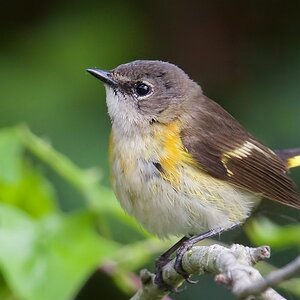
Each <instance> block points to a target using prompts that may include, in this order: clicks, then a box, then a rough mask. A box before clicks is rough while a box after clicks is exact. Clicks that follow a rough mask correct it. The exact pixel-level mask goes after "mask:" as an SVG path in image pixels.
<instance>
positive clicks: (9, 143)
mask: <svg viewBox="0 0 300 300" xmlns="http://www.w3.org/2000/svg"><path fill="white" fill-rule="evenodd" d="M22 150H23V147H22V144H21V141H20V139H19V137H18V135H17V132H16V130H14V129H2V130H0V180H2V181H5V182H15V181H17V180H18V179H19V178H20V172H21V160H22Z"/></svg>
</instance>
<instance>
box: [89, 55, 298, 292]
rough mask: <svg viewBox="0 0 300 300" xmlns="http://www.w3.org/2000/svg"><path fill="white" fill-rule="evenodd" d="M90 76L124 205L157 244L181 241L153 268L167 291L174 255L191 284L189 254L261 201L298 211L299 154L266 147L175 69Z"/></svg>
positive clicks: (148, 67) (150, 64)
mask: <svg viewBox="0 0 300 300" xmlns="http://www.w3.org/2000/svg"><path fill="white" fill-rule="evenodd" d="M87 72H89V73H90V74H91V75H93V76H94V77H96V78H97V79H99V80H100V81H102V82H103V83H104V86H105V90H106V103H107V108H108V114H109V116H110V119H111V124H112V129H111V134H110V142H109V157H110V158H109V159H110V171H111V182H112V188H113V190H114V192H115V195H116V197H117V199H118V200H119V202H120V204H121V206H122V208H123V209H124V210H125V211H126V212H127V213H128V214H130V215H132V216H134V217H135V218H136V219H137V220H138V222H139V223H140V224H141V225H142V226H143V227H144V228H145V229H146V230H148V231H149V232H151V233H153V234H155V235H157V236H158V237H160V238H167V237H169V236H181V237H182V238H181V240H179V241H178V243H176V244H175V245H174V246H172V247H171V248H170V249H168V250H167V251H166V252H165V253H164V254H162V255H161V256H160V258H159V259H158V260H157V262H156V278H155V282H156V283H157V284H158V285H159V286H161V287H162V288H165V289H169V288H170V287H169V286H167V285H166V284H165V283H164V282H163V279H162V268H163V266H164V265H165V264H166V263H167V262H168V261H169V260H170V256H171V255H172V254H173V253H174V252H175V251H177V256H176V262H175V269H176V270H177V272H178V273H180V274H181V275H182V276H183V277H184V278H185V279H186V280H187V281H190V280H189V276H188V274H187V273H186V272H185V270H184V269H183V268H182V264H181V259H182V257H183V254H184V253H185V252H186V251H187V250H188V249H190V248H191V247H192V245H193V244H194V243H196V242H198V241H200V240H203V239H204V238H207V237H211V236H214V235H216V234H220V233H222V232H224V231H226V230H229V229H231V228H234V227H236V226H239V225H240V224H242V223H243V222H244V221H245V220H246V219H247V218H248V217H249V216H250V214H251V212H252V211H253V209H254V208H255V207H256V206H257V204H258V203H259V201H260V200H261V198H263V197H264V198H268V199H270V200H274V201H277V202H279V203H281V204H283V205H287V206H291V207H293V208H296V209H300V197H299V194H298V193H297V188H296V184H295V183H294V181H293V180H292V179H291V178H290V176H289V169H291V168H293V167H298V166H300V148H294V149H284V150H277V151H273V150H271V149H269V148H268V147H267V146H265V145H264V144H262V143H261V142H260V141H258V139H256V138H255V137H254V136H253V135H252V134H251V133H249V132H248V131H247V130H246V129H245V128H244V127H243V126H242V125H241V124H240V123H239V122H238V121H237V120H236V119H235V118H234V117H233V116H232V115H231V114H230V113H228V112H227V111H226V110H225V109H224V108H222V107H221V106H220V105H219V104H218V103H217V102H215V101H213V100H211V99H210V98H208V97H207V96H205V94H204V93H203V91H202V88H201V86H200V85H199V84H198V83H196V82H195V81H194V80H192V79H191V78H190V77H189V76H188V75H187V74H186V73H185V72H184V71H183V70H182V69H181V68H179V67H178V66H176V65H175V64H172V63H168V62H163V61H159V60H136V61H133V62H129V63H125V64H121V65H119V66H117V67H116V68H114V69H112V70H110V71H105V70H101V69H97V68H90V69H87Z"/></svg>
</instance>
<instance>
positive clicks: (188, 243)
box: [174, 223, 240, 283]
mask: <svg viewBox="0 0 300 300" xmlns="http://www.w3.org/2000/svg"><path fill="white" fill-rule="evenodd" d="M239 225H240V223H238V224H234V225H232V226H231V227H229V228H222V227H220V228H216V229H212V230H209V231H207V232H205V233H202V234H200V235H194V236H192V237H191V238H189V239H185V240H183V241H182V244H181V246H179V248H178V251H177V255H176V260H175V264H174V269H175V270H176V272H177V273H178V274H180V275H181V276H182V277H183V278H184V279H185V280H186V281H187V282H189V283H194V282H193V281H191V280H190V279H189V274H188V273H187V272H186V271H185V270H184V269H183V267H182V258H183V255H184V254H185V253H186V252H187V251H188V250H190V249H191V248H192V247H193V245H194V244H196V243H198V242H200V241H202V240H204V239H207V238H211V237H213V236H215V235H217V234H221V233H223V232H224V231H227V230H231V229H234V228H235V227H237V226H239Z"/></svg>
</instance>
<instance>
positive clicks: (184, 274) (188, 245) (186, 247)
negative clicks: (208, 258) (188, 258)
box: [174, 240, 198, 284]
mask: <svg viewBox="0 0 300 300" xmlns="http://www.w3.org/2000/svg"><path fill="white" fill-rule="evenodd" d="M193 245H194V243H193V241H190V240H187V241H185V242H183V245H182V246H181V247H180V248H179V249H178V250H177V255H176V260H175V263H174V269H175V270H176V272H177V273H178V274H180V275H181V276H182V277H183V278H184V279H185V281H186V282H188V283H191V284H195V283H197V282H198V281H194V280H191V279H190V274H189V273H188V272H187V271H185V270H184V268H183V266H182V259H183V256H184V254H185V253H186V252H187V251H189V250H190V249H191V248H192V247H193Z"/></svg>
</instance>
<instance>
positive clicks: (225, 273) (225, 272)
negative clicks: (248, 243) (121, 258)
mask: <svg viewBox="0 0 300 300" xmlns="http://www.w3.org/2000/svg"><path fill="white" fill-rule="evenodd" d="M269 257H270V249H269V247H267V246H262V247H258V248H249V247H245V246H242V245H233V246H231V247H230V248H226V247H223V246H221V245H212V246H196V247H193V248H192V249H191V250H190V251H188V252H187V253H186V254H185V255H184V257H183V260H182V264H183V268H184V270H186V271H187V272H188V273H189V274H191V275H195V274H204V273H213V274H218V275H217V276H216V278H215V279H216V281H217V282H218V283H221V284H224V285H226V286H227V287H228V288H229V289H230V290H231V291H232V293H233V294H234V295H235V296H236V297H240V296H241V295H242V293H243V292H244V291H245V289H246V288H247V287H248V286H249V285H251V284H252V283H253V282H257V281H258V280H262V276H261V274H260V273H259V272H258V271H257V270H256V269H254V268H253V267H252V266H253V265H254V264H256V263H257V262H258V261H260V260H264V259H267V258H269ZM140 278H141V282H142V286H141V288H140V289H139V290H138V291H137V293H136V294H135V295H134V296H133V297H132V298H131V300H150V299H151V300H160V299H162V298H163V297H164V296H166V295H168V293H169V292H168V291H163V290H161V289H159V287H158V286H157V285H156V284H155V283H154V278H155V275H154V274H152V273H150V272H149V271H147V270H142V271H141V274H140ZM163 278H164V280H165V282H166V283H167V284H168V285H171V286H173V287H178V286H180V285H181V284H182V283H183V282H184V280H183V278H182V277H181V276H180V275H179V274H178V273H177V272H176V271H175V270H174V260H172V261H171V262H169V263H168V264H167V265H166V266H165V267H164V269H163ZM243 295H244V294H243ZM243 295H242V296H243ZM243 299H247V300H248V299H257V300H271V299H272V300H282V299H284V298H283V297H282V296H280V295H279V294H278V293H277V292H276V291H275V290H273V289H272V288H268V287H266V289H264V290H262V292H261V293H259V294H258V295H256V296H254V297H253V296H252V295H251V296H248V294H247V295H246V296H245V297H244V298H243Z"/></svg>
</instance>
